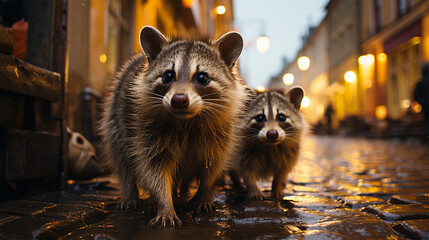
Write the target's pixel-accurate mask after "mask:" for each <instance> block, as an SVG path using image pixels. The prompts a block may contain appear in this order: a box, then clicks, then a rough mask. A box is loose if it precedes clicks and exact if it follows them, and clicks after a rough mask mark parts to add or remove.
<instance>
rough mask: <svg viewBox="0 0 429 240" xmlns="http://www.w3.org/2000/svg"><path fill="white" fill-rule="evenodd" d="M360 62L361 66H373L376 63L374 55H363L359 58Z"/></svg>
mask: <svg viewBox="0 0 429 240" xmlns="http://www.w3.org/2000/svg"><path fill="white" fill-rule="evenodd" d="M358 62H359V64H361V65H371V64H373V63H374V55H372V54H367V55H362V56H360V57H359V58H358Z"/></svg>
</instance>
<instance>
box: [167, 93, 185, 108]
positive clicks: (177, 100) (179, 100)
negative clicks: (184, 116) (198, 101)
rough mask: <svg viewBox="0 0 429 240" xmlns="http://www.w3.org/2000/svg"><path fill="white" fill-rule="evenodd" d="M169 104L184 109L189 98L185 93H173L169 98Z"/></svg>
mask: <svg viewBox="0 0 429 240" xmlns="http://www.w3.org/2000/svg"><path fill="white" fill-rule="evenodd" d="M171 106H172V107H173V108H176V109H185V108H187V107H188V106H189V98H188V96H187V95H185V94H174V95H173V97H172V98H171Z"/></svg>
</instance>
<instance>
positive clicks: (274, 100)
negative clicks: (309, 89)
mask: <svg viewBox="0 0 429 240" xmlns="http://www.w3.org/2000/svg"><path fill="white" fill-rule="evenodd" d="M303 96H304V92H303V90H302V89H301V88H300V87H295V88H292V89H291V90H289V91H288V92H286V93H283V92H281V91H274V90H272V91H266V92H262V93H258V94H257V95H256V96H255V97H254V99H253V100H252V101H251V102H249V106H248V108H249V109H248V111H247V114H246V115H245V116H244V118H243V120H242V121H241V126H240V130H241V136H240V137H241V146H240V148H239V149H238V151H237V153H236V154H237V155H235V156H234V158H233V160H232V169H233V170H232V171H230V175H231V179H232V180H233V182H234V185H235V186H236V187H237V186H241V185H240V182H239V181H240V180H239V176H241V177H242V178H243V181H244V184H245V185H246V188H247V199H249V200H263V197H262V195H261V192H260V191H259V190H258V187H257V185H256V181H257V180H258V179H261V178H264V179H267V178H269V177H271V176H272V177H273V181H272V188H271V196H272V197H273V198H274V199H280V198H281V197H282V196H283V187H284V183H285V181H286V178H287V175H288V174H289V173H290V172H291V171H292V169H293V167H294V166H295V165H296V163H297V159H298V154H299V149H300V142H301V137H302V135H303V132H304V131H305V130H306V126H307V124H306V122H305V120H304V118H303V117H302V115H301V114H300V113H299V108H300V106H301V100H302V98H303ZM237 174H238V175H237Z"/></svg>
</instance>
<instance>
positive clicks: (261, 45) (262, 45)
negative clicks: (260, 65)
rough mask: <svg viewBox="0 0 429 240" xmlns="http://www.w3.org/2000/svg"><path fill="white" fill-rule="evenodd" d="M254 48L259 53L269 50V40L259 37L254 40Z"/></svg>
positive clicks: (265, 37)
mask: <svg viewBox="0 0 429 240" xmlns="http://www.w3.org/2000/svg"><path fill="white" fill-rule="evenodd" d="M256 47H257V48H258V51H259V52H260V53H265V52H266V51H268V49H269V48H270V39H269V38H268V37H267V36H260V37H258V38H257V39H256Z"/></svg>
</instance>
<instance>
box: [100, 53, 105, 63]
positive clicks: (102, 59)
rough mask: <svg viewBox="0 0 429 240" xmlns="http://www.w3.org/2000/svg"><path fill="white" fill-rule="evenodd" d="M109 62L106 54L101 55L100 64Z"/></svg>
mask: <svg viewBox="0 0 429 240" xmlns="http://www.w3.org/2000/svg"><path fill="white" fill-rule="evenodd" d="M106 61H107V56H106V54H101V55H100V62H102V63H105V62H106Z"/></svg>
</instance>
